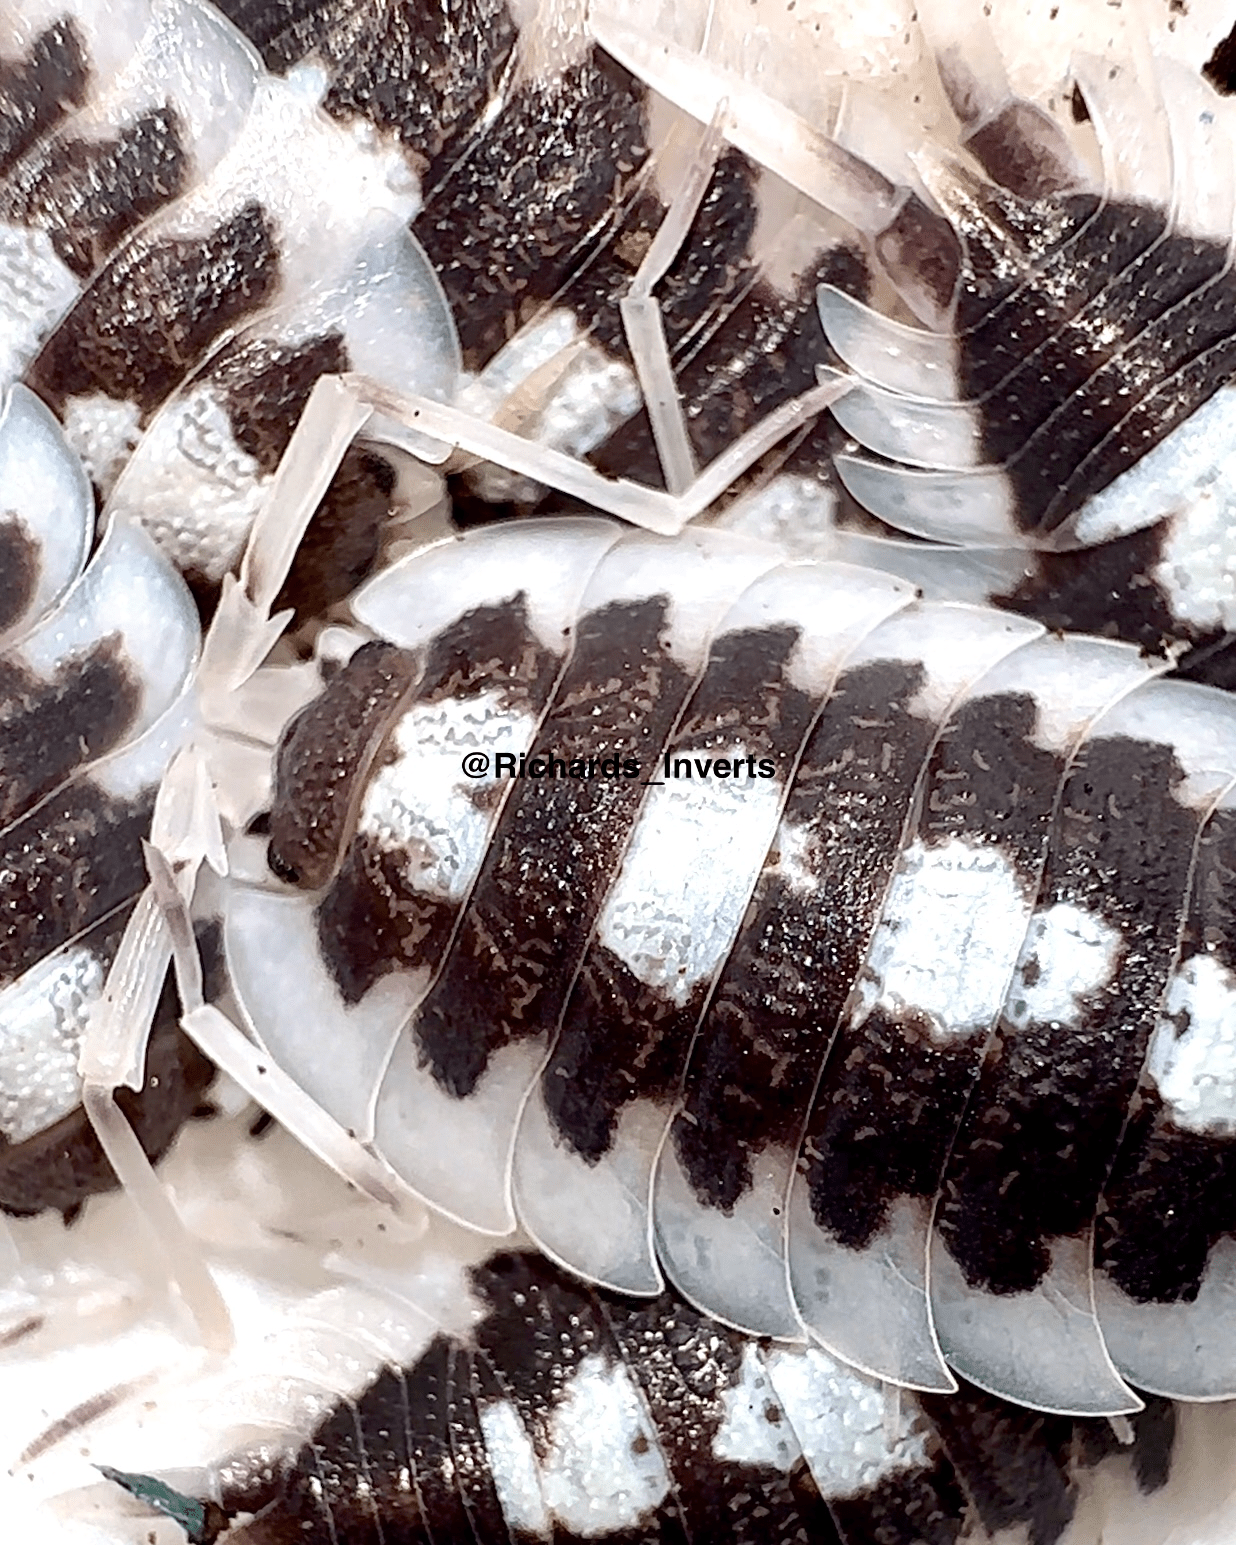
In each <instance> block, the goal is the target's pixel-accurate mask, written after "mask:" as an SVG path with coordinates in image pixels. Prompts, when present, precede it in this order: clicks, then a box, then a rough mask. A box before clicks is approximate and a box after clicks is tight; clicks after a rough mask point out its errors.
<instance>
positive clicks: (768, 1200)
mask: <svg viewBox="0 0 1236 1545" xmlns="http://www.w3.org/2000/svg"><path fill="white" fill-rule="evenodd" d="M793 1174H794V1156H793V1154H792V1153H790V1152H789V1151H788V1150H786V1149H776V1148H767V1149H765V1150H764V1151H763V1152H762V1153H759V1154H753V1155H752V1182H751V1185H750V1186H749V1187H748V1189H747V1190H746V1191H744V1192H743V1194H742V1195H741V1196H740V1197H739V1199H738V1201H737V1202H736V1203H735V1204H734V1206H733V1208H732V1209H731V1211H729V1212H722V1211H720V1209H719V1208H716V1207H704V1206H702V1205H701V1204H700V1202H699V1199H698V1198H697V1197H696V1195H695V1193H694V1191H693V1190H692V1189H691V1183H690V1181H689V1180H688V1179H687V1177H686V1175H685V1174H684V1173H683V1170H682V1166H681V1165H680V1164H679V1162H678V1155H677V1154H676V1153H675V1151H674V1145H673V1141H672V1139H671V1140H670V1141H669V1142H667V1143H666V1145H665V1147H664V1149H663V1150H662V1152H661V1155H660V1158H659V1160H658V1162H657V1174H656V1190H655V1195H654V1204H653V1205H654V1214H653V1216H654V1230H655V1236H656V1245H657V1253H658V1255H659V1256H660V1259H661V1262H662V1265H663V1266H664V1268H665V1274H666V1276H667V1277H668V1278H669V1279H670V1281H671V1282H672V1283H673V1284H674V1286H675V1287H676V1288H677V1289H678V1291H679V1292H680V1293H681V1294H682V1295H683V1297H684V1298H686V1299H687V1300H688V1301H689V1302H691V1303H693V1304H696V1305H697V1306H698V1307H699V1308H701V1309H703V1310H704V1311H705V1312H706V1313H707V1314H710V1315H711V1316H712V1317H713V1318H714V1319H717V1320H720V1321H722V1322H723V1323H724V1324H726V1325H732V1326H734V1328H735V1329H736V1330H741V1331H743V1332H744V1333H745V1334H747V1335H750V1336H772V1337H775V1338H776V1339H778V1340H782V1341H801V1340H802V1339H803V1337H804V1334H805V1333H804V1330H803V1325H802V1321H801V1320H800V1319H799V1317H798V1315H797V1313H796V1312H795V1309H794V1305H793V1303H792V1302H791V1299H790V1293H789V1283H788V1280H787V1277H786V1265H785V1234H784V1214H785V1207H786V1197H787V1194H788V1192H789V1189H790V1181H791V1179H792V1177H793Z"/></svg>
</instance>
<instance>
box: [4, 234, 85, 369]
mask: <svg viewBox="0 0 1236 1545" xmlns="http://www.w3.org/2000/svg"><path fill="white" fill-rule="evenodd" d="M80 294H81V285H80V283H79V282H78V281H77V279H75V278H74V276H73V275H72V274H71V273H70V272H69V270H68V269H67V268H66V267H65V265H64V264H63V263H62V262H61V261H60V259H59V258H58V257H57V256H56V251H55V248H54V247H53V246H52V244H51V237H50V236H48V234H47V232H46V231H31V230H27V229H26V227H25V226H21V225H0V381H15V380H17V379H18V378H19V377H20V376H21V374H22V372H23V371H24V370H25V368H26V366H27V365H28V364H29V363H30V361H31V360H32V359H33V358H34V356H35V355H36V354H37V353H38V351H39V345H40V344H41V343H42V342H43V339H44V338H45V337H46V336H47V334H48V333H49V332H50V331H51V329H52V327H53V326H54V325H55V323H56V321H57V320H58V319H59V318H60V317H61V316H63V315H64V313H65V312H66V311H67V310H68V309H69V307H70V306H72V304H73V302H74V301H75V300H76V299H77V297H78V295H80Z"/></svg>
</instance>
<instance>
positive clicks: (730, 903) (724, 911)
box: [597, 741, 784, 1008]
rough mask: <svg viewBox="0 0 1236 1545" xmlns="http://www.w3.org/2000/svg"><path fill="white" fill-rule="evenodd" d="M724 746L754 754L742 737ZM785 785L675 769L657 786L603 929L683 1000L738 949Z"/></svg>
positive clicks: (635, 969) (637, 968)
mask: <svg viewBox="0 0 1236 1545" xmlns="http://www.w3.org/2000/svg"><path fill="white" fill-rule="evenodd" d="M724 750H725V755H726V757H728V758H736V759H738V760H743V759H745V758H746V757H747V755H748V754H749V749H748V747H747V746H745V745H744V744H743V743H742V742H741V741H740V742H738V744H737V745H735V746H733V747H732V748H731V747H726V748H724ZM750 754H753V755H758V753H755V752H752V753H750ZM783 793H784V790H783V788H782V786H781V782H780V780H779V779H776V778H758V777H757V778H748V777H746V776H743V777H741V778H732V779H718V778H708V779H700V780H698V781H697V780H695V779H694V778H690V779H688V778H671V779H668V780H666V781H665V782H664V783H662V784H660V785H658V786H654V787H652V788H650V789H649V791H648V798H647V800H646V802H645V804H644V808H643V810H642V811H641V812H640V818H639V820H638V822H637V823H636V826H635V831H634V833H633V835H632V838H631V845H630V847H629V848H628V849H627V852H626V857H625V858H624V860H623V864H622V869H621V871H620V873H619V875H618V878H617V880H616V881H615V882H614V885H613V886H612V888H611V889H610V892H609V894H608V896H607V897H606V899H605V906H604V908H603V909H602V912H601V916H600V918H599V919H598V922H597V939H598V942H599V943H600V944H602V945H603V946H604V947H605V948H606V949H608V950H610V951H612V953H613V954H615V955H617V957H618V958H619V960H621V961H622V962H623V963H624V964H625V965H626V966H627V967H628V968H629V970H630V971H631V972H632V973H633V974H634V975H635V976H636V977H637V978H638V979H639V980H640V981H641V982H643V983H645V984H646V985H647V986H649V987H653V988H655V989H657V991H658V992H660V993H661V994H663V996H664V997H666V998H667V999H668V1000H669V1001H670V1002H671V1003H673V1004H675V1005H677V1006H678V1007H679V1008H681V1007H683V1006H685V1004H686V1003H687V1002H688V1000H689V999H690V998H691V995H692V993H693V992H694V991H695V989H696V988H697V987H698V986H699V985H700V984H701V983H705V982H708V981H710V980H711V978H712V977H713V975H714V974H715V973H716V970H717V968H718V967H719V966H720V964H721V962H722V961H723V960H724V959H725V957H726V955H727V954H728V953H729V951H730V948H731V946H732V944H733V942H734V937H735V935H736V934H737V932H738V925H739V923H740V922H741V921H742V916H743V912H744V911H745V909H746V906H747V902H748V900H749V899H750V896H751V888H752V886H753V885H754V884H755V880H756V878H757V876H758V875H759V872H760V866H761V864H762V863H763V859H764V854H765V853H766V852H767V851H768V843H769V839H770V837H771V836H772V833H773V830H774V829H775V823H776V819H777V812H778V811H779V810H780V808H781V800H782V795H783Z"/></svg>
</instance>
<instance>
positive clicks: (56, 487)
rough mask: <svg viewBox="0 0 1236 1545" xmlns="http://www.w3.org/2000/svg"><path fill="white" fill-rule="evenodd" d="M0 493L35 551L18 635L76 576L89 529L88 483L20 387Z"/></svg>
mask: <svg viewBox="0 0 1236 1545" xmlns="http://www.w3.org/2000/svg"><path fill="white" fill-rule="evenodd" d="M2 309H3V308H2V307H0V310H2ZM0 488H2V489H3V490H4V513H5V514H6V515H11V516H13V517H15V518H16V520H17V521H18V523H19V524H20V526H21V528H22V530H23V531H24V532H25V533H26V535H27V536H28V537H30V538H32V539H33V540H34V541H35V542H37V543H38V546H39V552H38V555H37V559H36V561H37V563H38V566H39V572H38V578H37V579H36V581H35V585H34V591H33V594H32V595H31V597H30V603H29V606H28V607H27V610H26V612H25V614H24V616H23V617H21V618H18V619H17V620H16V621H15V622H14V625H13V632H14V633H15V634H18V633H20V631H21V629H22V628H24V627H27V626H29V625H30V624H31V623H33V622H36V621H37V620H38V618H39V617H40V616H41V615H42V614H43V613H44V612H45V611H48V610H49V609H50V608H51V607H53V606H54V605H55V604H56V603H57V601H59V600H60V598H61V596H63V595H64V593H65V591H66V590H67V589H68V588H69V586H70V585H71V584H72V582H73V580H74V579H76V577H77V576H78V574H80V573H81V570H82V566H83V565H84V563H85V561H86V554H87V552H88V551H89V548H90V537H91V534H92V530H93V527H94V496H93V494H92V493H91V491H90V481H89V479H88V478H87V477H86V475H85V473H84V472H83V471H82V467H81V463H80V462H79V461H78V459H77V457H76V456H74V454H73V452H72V450H71V449H70V448H69V445H68V443H67V441H66V440H65V437H64V434H63V432H62V430H61V428H60V425H59V424H58V423H57V422H56V420H55V417H54V416H53V415H52V413H51V412H50V410H49V409H48V408H46V407H45V406H44V405H43V403H42V402H41V401H40V400H39V398H37V397H36V396H35V395H34V393H33V392H32V391H30V389H29V388H28V387H25V386H20V385H19V386H13V387H11V388H10V390H9V394H8V400H7V402H6V403H5V407H4V415H3V418H0Z"/></svg>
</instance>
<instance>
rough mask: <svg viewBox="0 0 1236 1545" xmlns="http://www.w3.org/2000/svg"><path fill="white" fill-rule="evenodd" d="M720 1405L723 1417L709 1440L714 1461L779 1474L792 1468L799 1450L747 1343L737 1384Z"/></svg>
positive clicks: (770, 1384) (787, 1422)
mask: <svg viewBox="0 0 1236 1545" xmlns="http://www.w3.org/2000/svg"><path fill="white" fill-rule="evenodd" d="M722 1405H723V1407H724V1411H725V1415H724V1418H723V1419H722V1422H721V1426H720V1427H719V1428H718V1429H717V1435H716V1437H715V1438H714V1439H713V1440H712V1452H713V1456H714V1458H716V1459H720V1460H723V1461H724V1460H729V1461H731V1462H732V1463H734V1464H740V1465H771V1466H772V1467H773V1469H775V1470H780V1471H781V1472H782V1474H785V1473H786V1472H788V1471H789V1470H791V1469H792V1468H793V1467H794V1465H795V1464H796V1463H797V1461H798V1459H799V1458H800V1457H801V1455H802V1449H801V1448H799V1446H798V1439H797V1437H796V1436H795V1434H794V1429H793V1427H791V1426H790V1423H789V1421H788V1419H787V1418H786V1415H785V1412H784V1411H783V1410H782V1409H781V1404H780V1401H779V1400H778V1399H777V1397H776V1395H775V1393H774V1391H773V1387H772V1383H771V1381H770V1380H769V1377H768V1371H767V1369H766V1368H765V1367H764V1364H763V1363H762V1362H761V1361H760V1356H759V1353H758V1352H757V1350H756V1348H755V1346H754V1344H752V1343H751V1342H748V1343H747V1345H746V1346H745V1347H744V1348H743V1353H742V1367H741V1369H740V1371H739V1378H738V1382H737V1383H736V1384H732V1385H731V1386H730V1387H729V1389H727V1390H726V1391H725V1394H724V1395H723V1396H722Z"/></svg>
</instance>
